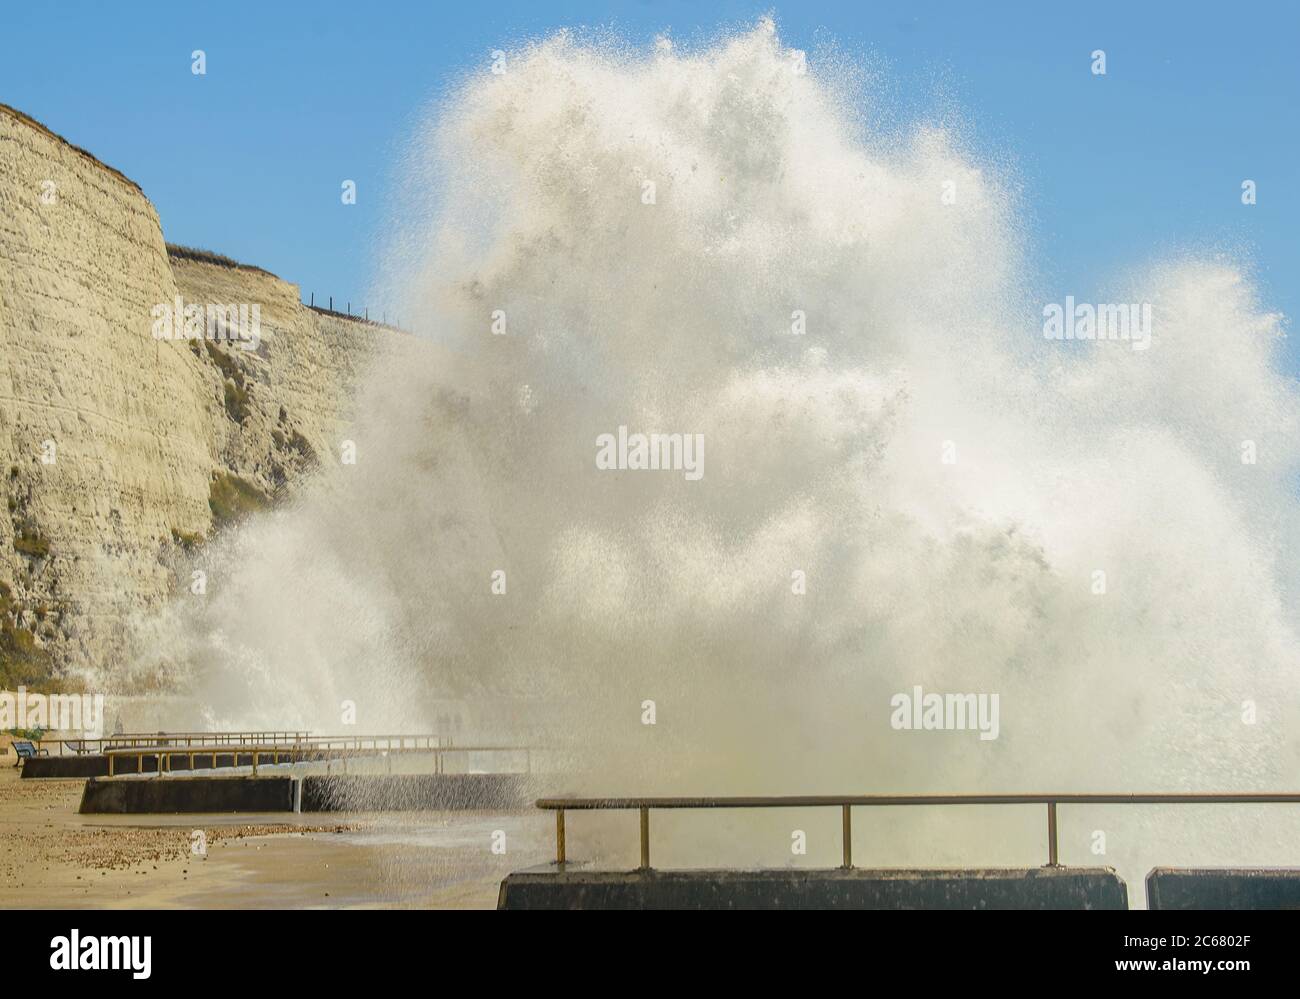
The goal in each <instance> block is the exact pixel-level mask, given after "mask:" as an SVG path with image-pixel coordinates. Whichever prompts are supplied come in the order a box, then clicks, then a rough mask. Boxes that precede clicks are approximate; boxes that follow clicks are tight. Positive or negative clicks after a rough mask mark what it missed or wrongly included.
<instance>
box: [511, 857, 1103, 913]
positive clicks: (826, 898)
mask: <svg viewBox="0 0 1300 999" xmlns="http://www.w3.org/2000/svg"><path fill="white" fill-rule="evenodd" d="M497 908H498V909H1127V908H1128V888H1127V886H1126V885H1125V884H1124V882H1123V880H1121V879H1120V877H1119V876H1118V875H1117V874H1116V873H1115V871H1114V870H1113V869H1111V868H1109V867H1088V868H1067V867H1031V868H1026V869H1019V868H1015V869H1007V870H939V871H915V870H863V869H858V868H853V869H851V870H843V869H835V870H795V869H790V868H783V869H779V870H765V871H730V870H714V871H653V870H652V871H630V872H619V871H582V870H566V871H558V870H557V869H556V868H554V867H549V868H535V869H533V870H530V871H521V872H518V873H515V874H511V875H509V876H508V877H507V878H506V879H505V880H504V881H502V882H501V892H500V894H499V895H498V897H497Z"/></svg>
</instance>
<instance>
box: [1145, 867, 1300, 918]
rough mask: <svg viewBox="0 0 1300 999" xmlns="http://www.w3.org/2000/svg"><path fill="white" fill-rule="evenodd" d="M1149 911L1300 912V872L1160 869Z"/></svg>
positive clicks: (1152, 880) (1150, 886)
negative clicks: (1238, 910)
mask: <svg viewBox="0 0 1300 999" xmlns="http://www.w3.org/2000/svg"><path fill="white" fill-rule="evenodd" d="M1147 908H1148V909H1300V868H1293V867H1271V868H1269V867H1221V868H1179V867H1157V868H1155V869H1154V870H1153V871H1152V872H1151V873H1150V874H1148V875H1147Z"/></svg>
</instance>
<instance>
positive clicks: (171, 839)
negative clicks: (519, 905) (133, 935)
mask: <svg viewBox="0 0 1300 999" xmlns="http://www.w3.org/2000/svg"><path fill="white" fill-rule="evenodd" d="M83 783H84V782H83V781H81V780H21V779H20V778H19V777H18V774H17V771H15V770H14V769H12V768H10V767H5V768H3V769H2V770H0V843H4V849H3V851H0V907H4V908H46V907H49V908H192V907H201V908H307V907H311V908H355V907H362V908H373V907H436V908H491V907H493V906H495V905H496V899H497V889H498V886H499V884H500V880H501V878H502V877H503V876H504V875H505V874H506V873H508V872H509V871H511V870H519V869H521V868H524V867H529V866H532V865H534V864H538V863H543V862H545V861H546V860H547V859H548V858H549V850H550V848H551V844H550V840H549V824H548V823H547V821H546V817H545V816H541V815H536V814H531V813H526V812H516V813H508V814H491V813H485V812H457V813H441V812H430V813H407V814H397V815H395V814H383V815H374V814H366V815H337V816H325V817H322V816H319V815H317V816H304V815H281V814H276V815H159V816H153V815H150V816H143V815H125V816H103V815H79V814H78V813H77V806H78V804H79V802H80V800H81V790H82V785H83ZM498 830H499V831H503V832H504V833H505V843H506V852H505V853H504V854H494V853H493V852H492V841H493V833H494V832H496V831H498ZM196 831H201V832H202V838H203V840H204V841H205V842H206V854H205V855H200V854H196V853H194V852H193V844H194V843H195V842H196V840H197V839H198V837H196V836H195V833H196Z"/></svg>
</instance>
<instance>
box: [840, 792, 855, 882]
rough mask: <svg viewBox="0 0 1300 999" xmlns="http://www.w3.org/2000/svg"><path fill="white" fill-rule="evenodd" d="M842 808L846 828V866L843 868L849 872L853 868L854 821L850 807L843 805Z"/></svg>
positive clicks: (844, 835)
mask: <svg viewBox="0 0 1300 999" xmlns="http://www.w3.org/2000/svg"><path fill="white" fill-rule="evenodd" d="M840 807H841V808H842V809H843V814H842V819H843V826H844V830H843V837H844V865H843V866H844V868H845V869H846V870H847V869H848V868H850V867H852V866H853V819H852V817H851V816H852V812H851V811H850V808H851V806H850V805H848V804H847V803H846V804H844V805H841V806H840Z"/></svg>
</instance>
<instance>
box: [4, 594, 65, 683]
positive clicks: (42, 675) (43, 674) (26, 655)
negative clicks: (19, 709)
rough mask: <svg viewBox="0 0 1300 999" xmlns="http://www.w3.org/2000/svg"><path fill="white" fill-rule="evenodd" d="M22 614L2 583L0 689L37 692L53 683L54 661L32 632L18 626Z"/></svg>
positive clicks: (12, 596)
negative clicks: (51, 681) (29, 689)
mask: <svg viewBox="0 0 1300 999" xmlns="http://www.w3.org/2000/svg"><path fill="white" fill-rule="evenodd" d="M18 614H19V607H18V604H17V602H16V601H15V600H14V595H13V590H11V589H10V588H9V586H8V584H6V583H2V582H0V688H3V689H6V690H12V689H14V688H15V687H18V686H20V685H21V686H24V687H28V688H31V689H36V688H39V687H41V686H43V685H45V684H48V683H49V682H50V680H51V678H52V676H53V672H54V661H53V660H52V659H51V657H50V654H49V653H48V652H47V651H45V650H44V649H42V648H40V647H39V646H37V644H36V636H35V635H34V634H32V632H31V630H30V629H29V628H24V627H22V626H20V625H19V624H18Z"/></svg>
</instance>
